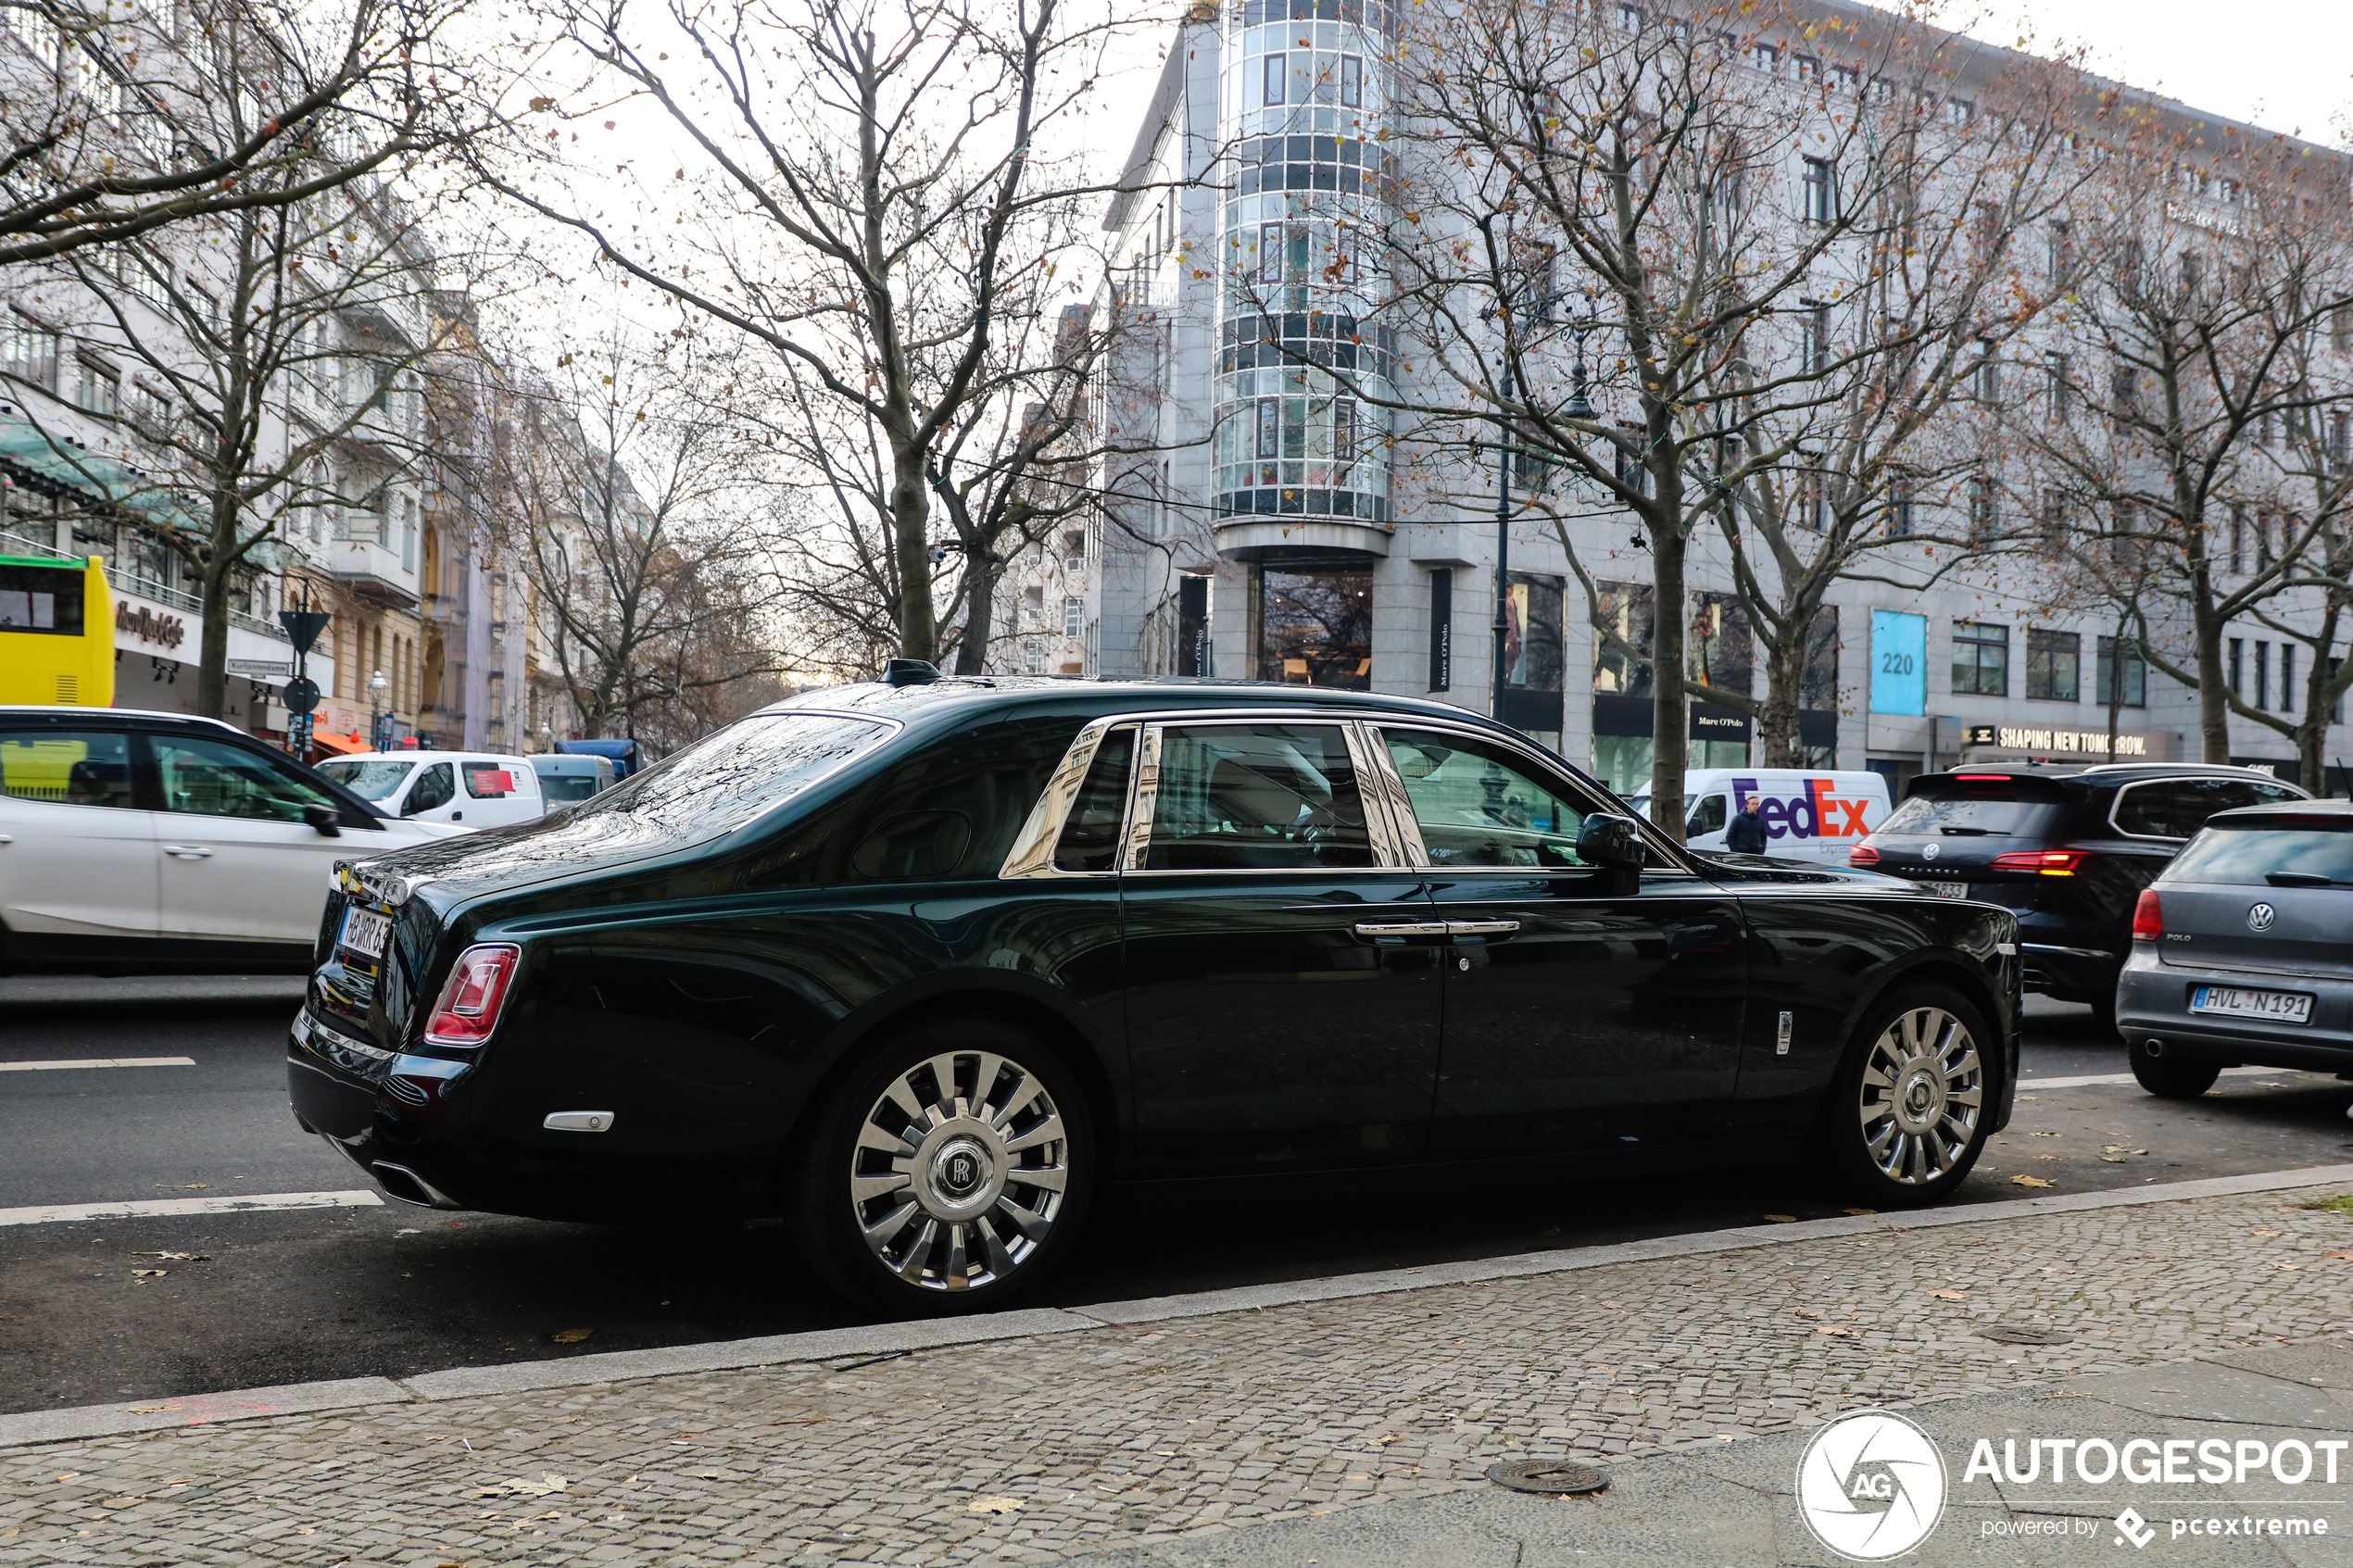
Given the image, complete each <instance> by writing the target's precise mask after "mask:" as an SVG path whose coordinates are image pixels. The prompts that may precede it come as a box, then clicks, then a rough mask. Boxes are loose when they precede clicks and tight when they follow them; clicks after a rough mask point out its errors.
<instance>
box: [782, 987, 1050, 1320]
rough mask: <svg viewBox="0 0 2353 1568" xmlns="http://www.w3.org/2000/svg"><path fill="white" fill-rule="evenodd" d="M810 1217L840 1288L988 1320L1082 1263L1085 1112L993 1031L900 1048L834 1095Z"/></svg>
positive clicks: (926, 1039)
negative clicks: (1077, 1251) (1075, 1247)
mask: <svg viewBox="0 0 2353 1568" xmlns="http://www.w3.org/2000/svg"><path fill="white" fill-rule="evenodd" d="M809 1130H810V1133H811V1136H810V1138H809V1140H808V1145H807V1148H805V1149H804V1151H803V1158H802V1160H801V1162H800V1169H799V1180H798V1183H797V1185H798V1188H799V1193H798V1201H797V1203H796V1206H795V1207H796V1209H797V1210H798V1213H797V1217H798V1219H799V1223H800V1224H801V1226H802V1227H803V1234H804V1235H806V1236H809V1237H810V1238H811V1240H812V1241H813V1242H814V1243H815V1244H816V1248H817V1252H818V1258H819V1261H820V1263H821V1265H822V1266H823V1268H824V1273H825V1274H826V1276H827V1277H828V1279H829V1280H830V1282H831V1283H832V1284H833V1285H834V1286H836V1287H837V1288H838V1289H840V1290H842V1291H843V1292H844V1293H846V1294H849V1295H850V1296H853V1297H857V1298H862V1299H865V1300H868V1301H872V1302H875V1303H877V1304H880V1305H886V1306H888V1307H891V1308H892V1309H894V1310H896V1311H902V1312H940V1311H975V1310H978V1309H980V1308H982V1307H984V1306H990V1305H994V1304H995V1303H997V1302H999V1301H1001V1300H1003V1299H1004V1298H1007V1297H1008V1296H1011V1295H1013V1293H1014V1292H1015V1291H1017V1290H1020V1289H1025V1288H1026V1287H1028V1286H1031V1285H1033V1284H1035V1283H1036V1282H1037V1280H1038V1278H1039V1277H1040V1276H1041V1275H1043V1274H1044V1273H1046V1272H1047V1271H1048V1270H1049V1269H1051V1267H1053V1265H1054V1264H1055V1263H1056V1261H1058V1260H1059V1259H1060V1258H1061V1257H1062V1255H1063V1253H1065V1252H1067V1251H1068V1250H1069V1249H1070V1247H1071V1244H1072V1242H1073V1240H1074V1239H1075V1237H1076V1232H1077V1229H1078V1223H1079V1221H1080V1219H1081V1218H1082V1217H1083V1214H1084V1211H1085V1208H1086V1201H1087V1197H1088V1187H1089V1185H1090V1177H1091V1174H1092V1171H1093V1164H1094V1132H1093V1123H1092V1119H1091V1117H1090V1116H1089V1114H1088V1106H1087V1102H1086V1099H1085V1098H1084V1096H1083V1095H1082V1094H1081V1093H1080V1091H1079V1088H1078V1085H1077V1084H1076V1082H1075V1081H1074V1079H1073V1077H1072V1075H1071V1073H1070V1072H1069V1069H1068V1068H1067V1067H1066V1066H1065V1065H1064V1064H1063V1061H1062V1059H1061V1058H1060V1057H1059V1056H1058V1055H1057V1054H1056V1053H1055V1052H1054V1050H1053V1049H1052V1048H1051V1047H1049V1046H1047V1045H1046V1044H1045V1043H1044V1042H1043V1041H1040V1040H1038V1039H1037V1038H1036V1037H1035V1036H1033V1035H1028V1034H1026V1033H1024V1032H1023V1031H1021V1030H1018V1029H1014V1028H1013V1027H1011V1026H1009V1025H1006V1024H1003V1023H1000V1022H995V1021H993V1020H985V1019H984V1020H963V1021H955V1022H950V1021H942V1022H935V1023H929V1024H925V1025H924V1026H922V1027H920V1028H917V1029H915V1030H913V1031H911V1032H909V1033H907V1034H903V1035H898V1036H896V1037H894V1038H893V1039H892V1040H891V1041H890V1042H889V1043H887V1045H885V1046H884V1047H881V1048H880V1049H879V1050H877V1051H876V1052H875V1053H874V1055H873V1056H871V1057H870V1058H869V1059H868V1060H866V1061H865V1062H864V1063H863V1064H862V1066H861V1067H860V1068H859V1069H858V1070H856V1071H853V1072H851V1073H847V1074H845V1075H844V1076H843V1077H842V1078H841V1079H840V1080H839V1081H838V1082H837V1084H836V1085H835V1086H834V1088H833V1090H832V1091H831V1092H830V1093H828V1094H827V1095H826V1096H824V1099H823V1101H822V1103H821V1104H820V1105H819V1106H818V1107H817V1109H816V1110H815V1112H814V1114H813V1117H812V1122H811V1123H810V1124H809Z"/></svg>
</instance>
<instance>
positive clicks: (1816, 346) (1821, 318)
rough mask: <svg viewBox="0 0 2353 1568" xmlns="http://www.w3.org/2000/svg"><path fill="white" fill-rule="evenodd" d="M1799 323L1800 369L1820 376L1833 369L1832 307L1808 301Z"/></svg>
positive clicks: (1811, 374)
mask: <svg viewBox="0 0 2353 1568" xmlns="http://www.w3.org/2000/svg"><path fill="white" fill-rule="evenodd" d="M1798 322H1799V336H1798V347H1797V355H1798V369H1799V370H1801V371H1803V372H1804V373H1806V375H1809V376H1818V375H1820V374H1821V373H1822V372H1823V371H1825V370H1829V369H1830V368H1831V307H1829V306H1827V305H1819V304H1816V303H1814V302H1812V301H1810V300H1809V301H1806V314H1805V315H1803V316H1801V317H1799V318H1798Z"/></svg>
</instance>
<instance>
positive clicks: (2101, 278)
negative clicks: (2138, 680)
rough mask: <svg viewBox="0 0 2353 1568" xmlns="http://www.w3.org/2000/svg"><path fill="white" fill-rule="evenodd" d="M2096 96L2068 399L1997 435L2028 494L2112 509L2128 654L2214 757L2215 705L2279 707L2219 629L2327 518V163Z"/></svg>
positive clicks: (2333, 381) (2338, 395)
mask: <svg viewBox="0 0 2353 1568" xmlns="http://www.w3.org/2000/svg"><path fill="white" fill-rule="evenodd" d="M2106 109H2107V114H2106V116H2105V119H2104V130H2105V131H2106V132H2107V133H2108V141H2107V143H2106V144H2105V145H2104V146H2103V148H2102V149H2101V179H2100V183H2099V187H2098V190H2097V192H2096V202H2095V203H2094V202H2086V203H2085V204H2084V207H2085V211H2084V217H2083V220H2082V221H2081V222H2079V224H2078V225H2077V232H2076V233H2075V235H2074V243H2075V244H2076V245H2079V246H2081V247H2082V251H2083V258H2084V259H2083V278H2082V286H2081V287H2080V288H2079V289H2078V290H2076V291H2075V293H2074V295H2073V296H2072V298H2071V300H2070V305H2069V307H2068V311H2067V325H2068V328H2069V335H2070V338H2071V339H2072V340H2073V344H2074V345H2076V346H2075V347H2074V348H2073V350H2072V358H2071V360H2070V364H2069V366H2068V370H2067V377H2068V384H2067V387H2066V395H2067V396H2068V398H2069V399H2070V403H2071V405H2072V406H2074V407H2076V408H2081V409H2082V417H2081V418H2075V419H2068V420H2040V421H2032V422H2026V423H2020V424H2017V425H2014V426H2013V427H2012V435H2013V439H2014V441H2016V442H2018V443H2020V444H2021V445H2023V446H2024V447H2025V448H2026V449H2027V451H2028V452H2029V454H2030V455H2031V458H2032V464H2033V466H2034V467H2035V469H2036V470H2038V473H2039V478H2038V481H2037V483H2038V484H2039V486H2040V487H2041V488H2042V490H2043V491H2044V492H2045V502H2044V504H2045V507H2046V508H2052V509H2053V510H2055V511H2063V510H2065V509H2067V508H2089V507H2096V508H2101V509H2103V510H2105V511H2107V512H2108V513H2110V514H2111V515H2114V516H2118V517H2121V518H2125V519H2128V520H2130V526H2131V528H2132V529H2133V531H2134V544H2135V546H2136V548H2137V549H2138V551H2139V552H2140V556H2141V558H2142V562H2143V572H2144V575H2143V577H2142V580H2141V592H2140V593H2139V594H2138V596H2136V597H2135V598H2134V599H2133V601H2132V604H2131V606H2130V609H2131V614H2132V618H2133V622H2134V625H2135V628H2136V637H2137V640H2138V641H2139V644H2140V647H2141V651H2142V653H2143V655H2144V656H2145V658H2146V659H2148V661H2149V662H2150V663H2151V664H2152V665H2154V666H2155V667H2156V668H2157V669H2158V670H2160V671H2163V672H2164V673H2165V674H2167V675H2168V676H2170V677H2171V678H2172V679H2174V680H2176V681H2178V682H2180V683H2181V684H2183V685H2186V686H2189V687H2191V688H2193V689H2194V690H2196V693H2197V694H2198V730H2199V737H2200V748H2201V755H2202V756H2203V757H2204V758H2205V759H2206V760H2208V761H2209V762H2227V761H2228V760H2230V754H2231V746H2230V726H2229V715H2230V714H2231V713H2232V712H2233V711H2238V712H2240V713H2242V714H2245V715H2246V716H2249V717H2253V718H2256V719H2258V720H2259V721H2261V722H2264V723H2266V724H2270V725H2271V726H2272V727H2274V728H2276V727H2278V725H2277V724H2276V723H2275V721H2274V717H2273V716H2267V715H2264V714H2262V713H2260V712H2258V711H2257V710H2255V709H2251V708H2249V707H2248V706H2247V705H2246V703H2245V702H2244V701H2243V700H2241V699H2239V698H2237V697H2236V696H2235V694H2233V692H2232V690H2231V680H2230V671H2229V670H2228V668H2227V665H2226V661H2225V659H2224V648H2223V645H2224V642H2225V634H2224V633H2225V630H2226V628H2227V627H2228V626H2229V625H2230V624H2231V622H2232V621H2234V620H2237V619H2238V618H2240V617H2242V616H2253V615H2257V614H2259V613H2264V612H2265V607H2267V606H2269V605H2271V603H2272V602H2273V601H2274V600H2277V599H2278V598H2279V597H2280V596H2281V595H2282V594H2284V593H2285V592H2286V591H2287V590H2288V589H2289V588H2290V587H2291V586H2292V585H2294V584H2296V583H2297V582H2298V581H2299V580H2300V577H2301V574H2304V573H2306V572H2308V571H2309V570H2310V569H2308V568H2307V566H2306V565H2305V563H2306V562H2307V561H2308V560H2309V559H2311V558H2315V556H2316V555H2317V557H2318V558H2320V559H2322V560H2323V561H2324V560H2326V558H2329V557H2330V556H2331V555H2332V554H2333V552H2334V535H2335V534H2336V533H2338V532H2341V530H2342V528H2343V526H2344V522H2343V508H2344V505H2345V496H2344V495H2343V494H2342V482H2341V479H2340V477H2339V476H2338V475H2337V474H2336V473H2335V472H2334V468H2333V466H2332V465H2333V462H2334V459H2333V458H2331V456H2330V455H2329V453H2328V451H2327V450H2326V449H2325V446H2324V442H2325V440H2326V437H2325V436H2324V433H2325V432H2328V431H2331V430H2335V431H2342V429H2343V425H2342V420H2344V419H2345V418H2346V417H2347V414H2348V413H2349V412H2353V382H2348V381H2347V378H2345V377H2344V376H2342V375H2341V374H2336V375H2334V376H2332V375H2331V373H2330V367H2329V365H2328V361H2327V357H2326V355H2325V354H2324V352H2323V350H2322V340H2323V338H2324V337H2325V334H2326V333H2327V332H2328V329H2329V325H2330V323H2331V322H2332V321H2333V320H2339V319H2340V318H2339V317H2338V315H2337V313H2338V312H2339V311H2340V310H2342V309H2343V308H2344V307H2346V306H2347V304H2348V302H2353V253H2348V250H2347V240H2348V238H2353V234H2348V231H2347V220H2346V212H2345V204H2344V191H2343V180H2344V173H2343V169H2342V166H2341V165H2336V164H2334V162H2333V160H2320V159H2310V158H2306V157H2301V156H2299V154H2298V152H2297V149H2296V148H2294V147H2293V146H2290V145H2288V144H2285V142H2284V139H2281V140H2280V141H2279V142H2278V143H2276V144H2274V143H2269V142H2264V141H2260V140H2258V139H2256V138H2252V137H2245V136H2238V137H2233V138H2228V139H2217V140H2216V141H2214V142H2212V143H2208V142H2206V141H2204V140H2201V141H2199V142H2198V143H2197V144H2195V145H2193V144H2191V143H2190V141H2189V139H2188V138H2186V137H2185V136H2183V135H2181V134H2179V131H2180V128H2179V127H2178V126H2177V125H2175V124H2174V122H2173V120H2172V119H2171V117H2170V116H2168V115H2167V114H2165V113H2164V112H2162V111H2161V109H2159V108H2158V107H2152V106H2146V105H2135V104H2133V103H2132V102H2130V101H2129V100H2126V99H2123V98H2121V97H2120V96H2111V98H2110V99H2109V100H2108V103H2107V105H2106ZM2322 164H2327V165H2328V167H2327V168H2326V169H2323V168H2322V167H2319V166H2320V165H2322ZM2337 439H2339V440H2340V441H2341V439H2342V437H2341V436H2339V437H2338V438H2337ZM2250 528H2253V529H2254V530H2256V533H2255V535H2254V537H2253V538H2251V539H2250V538H2249V536H2248V530H2249V529H2250ZM2249 546H2252V547H2251V548H2250V547H2249ZM2329 572H2330V569H2329V568H2328V567H2326V566H2325V565H2323V566H2321V567H2319V568H2318V569H2317V575H2318V576H2320V577H2323V578H2324V577H2326V576H2328V575H2329ZM2177 626H2178V627H2180V628H2185V629H2186V632H2187V644H2188V646H2187V648H2186V650H2183V649H2180V648H2179V646H2178V645H2177V644H2175V642H2174V640H2173V634H2174V633H2175V631H2176V628H2177ZM2333 634H2334V633H2332V635H2333ZM2318 668H2320V666H2319V665H2318V664H2317V663H2316V669H2318ZM2299 744H2301V743H2299Z"/></svg>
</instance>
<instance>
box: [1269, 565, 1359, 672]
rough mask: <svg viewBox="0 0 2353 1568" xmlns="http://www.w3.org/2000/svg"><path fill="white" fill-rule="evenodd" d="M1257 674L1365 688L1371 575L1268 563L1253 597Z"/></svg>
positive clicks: (1356, 571)
mask: <svg viewBox="0 0 2353 1568" xmlns="http://www.w3.org/2000/svg"><path fill="white" fill-rule="evenodd" d="M1258 678H1259V679H1260V680H1262V681H1279V682H1281V683H1283V684H1285V685H1292V686H1338V687H1342V688H1344V689H1347V690H1350V691H1369V690H1370V689H1371V688H1372V684H1373V573H1372V569H1371V567H1370V566H1369V565H1368V566H1366V567H1364V568H1363V569H1361V570H1336V571H1281V570H1279V569H1277V568H1274V567H1269V568H1267V569H1266V571H1265V573H1264V576H1263V579H1262V582H1261V584H1260V595H1259V625H1258Z"/></svg>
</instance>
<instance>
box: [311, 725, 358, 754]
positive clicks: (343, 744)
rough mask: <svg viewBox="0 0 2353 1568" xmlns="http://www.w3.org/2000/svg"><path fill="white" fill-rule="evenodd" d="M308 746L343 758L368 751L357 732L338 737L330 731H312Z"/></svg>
mask: <svg viewBox="0 0 2353 1568" xmlns="http://www.w3.org/2000/svg"><path fill="white" fill-rule="evenodd" d="M310 744H311V745H313V746H317V747H319V748H320V749H321V751H333V752H335V753H337V754H339V755H341V756H345V757H349V756H352V755H353V754H355V753H358V752H363V751H366V750H367V749H368V743H367V742H366V741H364V740H361V739H360V738H359V732H358V731H357V730H355V731H353V732H352V733H351V734H347V735H339V734H334V733H333V731H331V730H313V731H311V732H310Z"/></svg>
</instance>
